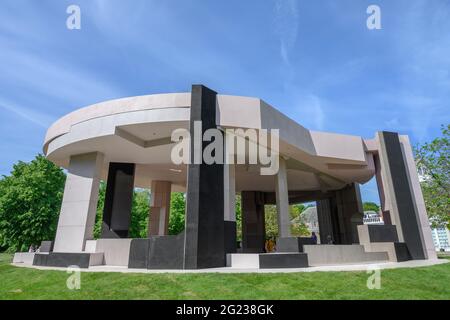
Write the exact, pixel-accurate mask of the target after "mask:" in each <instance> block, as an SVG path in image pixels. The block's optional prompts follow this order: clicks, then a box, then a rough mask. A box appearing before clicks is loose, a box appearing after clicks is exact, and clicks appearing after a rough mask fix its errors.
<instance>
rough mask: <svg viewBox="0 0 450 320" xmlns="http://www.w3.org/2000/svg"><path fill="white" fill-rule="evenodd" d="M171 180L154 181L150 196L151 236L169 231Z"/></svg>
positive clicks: (166, 233) (149, 222)
mask: <svg viewBox="0 0 450 320" xmlns="http://www.w3.org/2000/svg"><path fill="white" fill-rule="evenodd" d="M171 187H172V183H171V182H170V181H156V180H153V181H152V188H151V197H150V216H149V220H148V235H149V236H165V235H168V231H169V215H170V191H171Z"/></svg>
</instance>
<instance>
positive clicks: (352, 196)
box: [335, 183, 363, 244]
mask: <svg viewBox="0 0 450 320" xmlns="http://www.w3.org/2000/svg"><path fill="white" fill-rule="evenodd" d="M335 195H336V197H335V198H336V203H337V210H338V214H337V217H338V220H339V221H338V223H339V231H340V239H341V244H352V243H359V239H358V229H357V225H361V224H363V208H362V202H361V194H360V191H359V185H357V184H355V183H352V184H351V185H349V186H346V187H345V188H343V189H341V190H338V191H335Z"/></svg>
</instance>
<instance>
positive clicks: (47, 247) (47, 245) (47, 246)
mask: <svg viewBox="0 0 450 320" xmlns="http://www.w3.org/2000/svg"><path fill="white" fill-rule="evenodd" d="M52 251H53V241H42V242H41V246H40V247H39V252H52Z"/></svg>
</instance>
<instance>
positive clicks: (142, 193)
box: [128, 189, 150, 238]
mask: <svg viewBox="0 0 450 320" xmlns="http://www.w3.org/2000/svg"><path fill="white" fill-rule="evenodd" d="M149 212H150V193H149V191H148V190H145V189H136V190H134V195H133V206H132V208H131V225H130V231H129V233H128V237H130V238H146V237H147V234H148V216H149Z"/></svg>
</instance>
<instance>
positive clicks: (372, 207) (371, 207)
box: [363, 202, 380, 212]
mask: <svg viewBox="0 0 450 320" xmlns="http://www.w3.org/2000/svg"><path fill="white" fill-rule="evenodd" d="M363 210H364V211H375V212H379V211H380V206H379V205H377V204H376V203H375V202H364V203H363Z"/></svg>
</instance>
